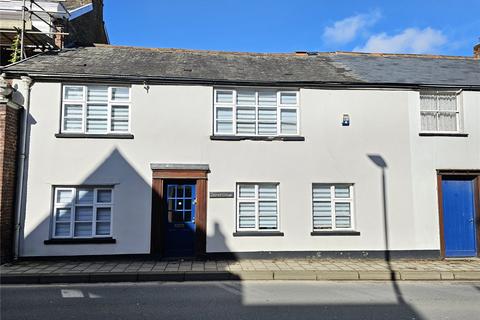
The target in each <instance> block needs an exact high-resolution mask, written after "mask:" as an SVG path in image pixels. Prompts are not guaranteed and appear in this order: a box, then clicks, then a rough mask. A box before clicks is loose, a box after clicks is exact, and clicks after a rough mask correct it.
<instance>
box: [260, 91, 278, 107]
mask: <svg viewBox="0 0 480 320" xmlns="http://www.w3.org/2000/svg"><path fill="white" fill-rule="evenodd" d="M258 105H260V106H276V105H277V93H276V92H275V91H259V92H258Z"/></svg>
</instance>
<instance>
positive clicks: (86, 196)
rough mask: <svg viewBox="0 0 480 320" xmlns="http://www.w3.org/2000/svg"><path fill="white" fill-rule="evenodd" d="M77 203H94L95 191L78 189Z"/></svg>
mask: <svg viewBox="0 0 480 320" xmlns="http://www.w3.org/2000/svg"><path fill="white" fill-rule="evenodd" d="M77 203H79V204H91V203H93V189H78V191H77Z"/></svg>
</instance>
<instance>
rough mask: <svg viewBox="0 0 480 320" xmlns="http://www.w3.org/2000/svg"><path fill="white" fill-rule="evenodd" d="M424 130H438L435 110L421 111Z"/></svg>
mask: <svg viewBox="0 0 480 320" xmlns="http://www.w3.org/2000/svg"><path fill="white" fill-rule="evenodd" d="M420 116H421V120H422V125H421V129H422V131H436V130H437V117H436V114H435V113H434V112H422V113H421V115H420Z"/></svg>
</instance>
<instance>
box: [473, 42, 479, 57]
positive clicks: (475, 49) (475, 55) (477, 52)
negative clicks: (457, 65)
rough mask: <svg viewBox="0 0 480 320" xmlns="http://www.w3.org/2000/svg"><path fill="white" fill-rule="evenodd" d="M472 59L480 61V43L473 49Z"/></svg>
mask: <svg viewBox="0 0 480 320" xmlns="http://www.w3.org/2000/svg"><path fill="white" fill-rule="evenodd" d="M473 57H474V58H475V59H480V43H479V44H477V45H476V46H475V47H473Z"/></svg>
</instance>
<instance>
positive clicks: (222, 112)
mask: <svg viewBox="0 0 480 320" xmlns="http://www.w3.org/2000/svg"><path fill="white" fill-rule="evenodd" d="M232 117H233V109H232V108H217V120H229V121H232Z"/></svg>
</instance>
